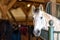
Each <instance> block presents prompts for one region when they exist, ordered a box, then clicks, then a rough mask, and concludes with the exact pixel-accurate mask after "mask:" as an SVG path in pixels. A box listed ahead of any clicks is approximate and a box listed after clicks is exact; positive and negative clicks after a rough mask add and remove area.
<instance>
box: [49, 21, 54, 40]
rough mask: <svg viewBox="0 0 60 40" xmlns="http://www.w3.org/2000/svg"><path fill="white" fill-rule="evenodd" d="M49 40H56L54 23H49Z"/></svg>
mask: <svg viewBox="0 0 60 40" xmlns="http://www.w3.org/2000/svg"><path fill="white" fill-rule="evenodd" d="M49 25H50V26H49V40H54V27H53V21H52V20H50V21H49Z"/></svg>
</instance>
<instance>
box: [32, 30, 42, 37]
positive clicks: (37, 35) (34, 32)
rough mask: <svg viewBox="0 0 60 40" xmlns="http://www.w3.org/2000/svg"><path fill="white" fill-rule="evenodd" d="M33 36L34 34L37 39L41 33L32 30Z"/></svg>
mask: <svg viewBox="0 0 60 40" xmlns="http://www.w3.org/2000/svg"><path fill="white" fill-rule="evenodd" d="M33 34H34V35H35V36H36V37H39V36H40V34H41V31H40V30H34V31H33Z"/></svg>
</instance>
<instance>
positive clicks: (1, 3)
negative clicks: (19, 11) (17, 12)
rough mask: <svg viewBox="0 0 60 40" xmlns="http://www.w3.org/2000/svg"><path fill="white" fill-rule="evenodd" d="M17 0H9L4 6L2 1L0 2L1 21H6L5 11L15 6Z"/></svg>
mask: <svg viewBox="0 0 60 40" xmlns="http://www.w3.org/2000/svg"><path fill="white" fill-rule="evenodd" d="M16 1H17V0H11V2H10V3H9V4H8V5H5V4H4V2H5V1H4V0H2V1H1V2H0V9H1V11H2V19H7V11H8V10H9V9H10V8H11V7H12V6H13V5H14V4H15V2H16Z"/></svg>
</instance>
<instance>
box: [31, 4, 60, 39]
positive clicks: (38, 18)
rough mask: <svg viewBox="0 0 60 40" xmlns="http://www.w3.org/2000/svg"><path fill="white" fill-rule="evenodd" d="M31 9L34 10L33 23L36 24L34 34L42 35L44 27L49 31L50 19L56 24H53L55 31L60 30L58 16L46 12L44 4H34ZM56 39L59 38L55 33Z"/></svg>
mask: <svg viewBox="0 0 60 40" xmlns="http://www.w3.org/2000/svg"><path fill="white" fill-rule="evenodd" d="M31 11H32V15H33V25H34V30H33V34H34V35H35V36H36V37H40V35H41V32H42V31H41V30H42V29H44V30H47V31H48V27H49V26H50V25H49V21H50V20H52V21H53V22H54V24H53V27H54V31H60V20H59V19H58V18H56V17H55V16H52V15H50V14H48V13H46V12H45V11H44V10H43V6H42V4H40V5H39V7H37V8H36V7H35V6H34V5H32V10H31ZM59 36H60V35H59ZM54 40H57V35H56V34H54ZM59 40H60V38H59Z"/></svg>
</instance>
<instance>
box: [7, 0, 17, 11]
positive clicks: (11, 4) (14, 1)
mask: <svg viewBox="0 0 60 40" xmlns="http://www.w3.org/2000/svg"><path fill="white" fill-rule="evenodd" d="M16 1H17V0H11V2H10V3H9V4H8V6H7V8H8V10H9V9H10V8H11V7H12V6H13V5H14V4H15V3H16Z"/></svg>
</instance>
